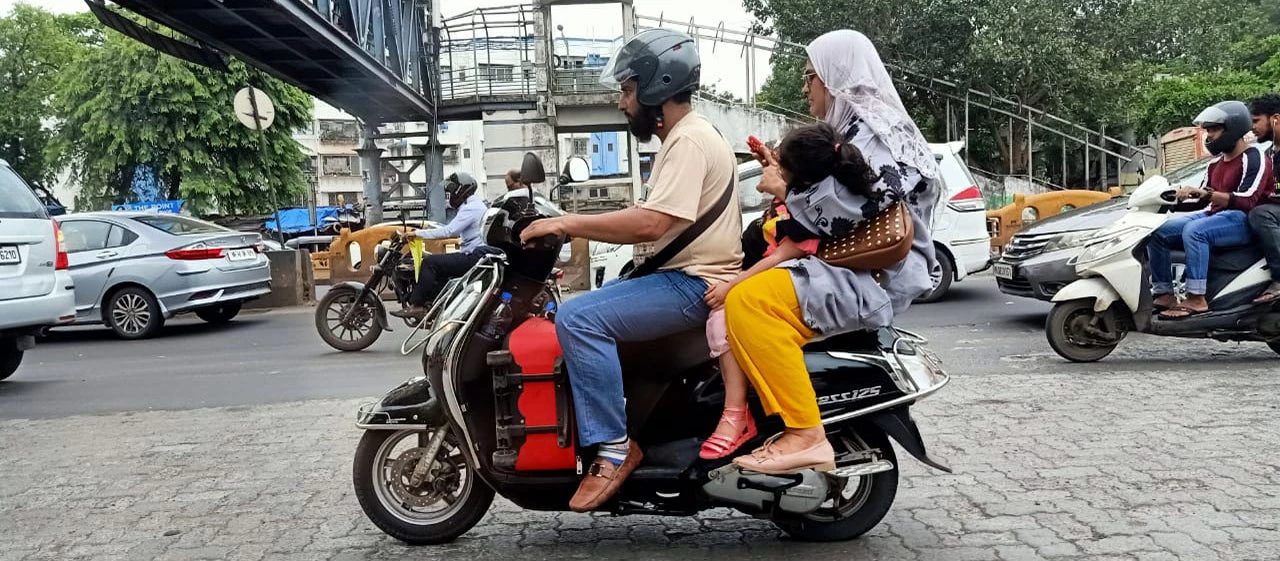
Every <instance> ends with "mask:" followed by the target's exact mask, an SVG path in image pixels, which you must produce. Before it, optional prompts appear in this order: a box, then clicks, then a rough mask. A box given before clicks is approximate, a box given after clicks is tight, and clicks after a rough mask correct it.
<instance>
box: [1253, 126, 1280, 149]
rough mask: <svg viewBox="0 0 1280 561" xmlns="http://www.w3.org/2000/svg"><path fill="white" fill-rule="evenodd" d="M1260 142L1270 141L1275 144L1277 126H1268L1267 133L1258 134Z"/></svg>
mask: <svg viewBox="0 0 1280 561" xmlns="http://www.w3.org/2000/svg"><path fill="white" fill-rule="evenodd" d="M1258 142H1270V143H1272V144H1275V142H1276V128H1275V127H1272V126H1268V127H1267V133H1266V134H1260V135H1258ZM1276 148H1280V147H1276Z"/></svg>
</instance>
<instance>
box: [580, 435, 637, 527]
mask: <svg viewBox="0 0 1280 561" xmlns="http://www.w3.org/2000/svg"><path fill="white" fill-rule="evenodd" d="M630 446H631V448H630V449H629V450H627V459H626V460H624V461H623V462H622V465H619V466H615V465H613V462H610V461H609V460H606V459H604V458H599V457H597V458H596V459H595V460H594V461H592V462H591V467H589V468H587V475H586V477H583V478H582V484H580V485H578V492H577V493H574V494H573V498H572V499H570V500H569V509H570V510H572V511H574V512H591V511H593V510H595V509H597V508H600V505H602V504H604V503H605V502H606V501H608V500H609V499H610V498H611V497H613V495H614V493H617V492H618V488H619V487H622V482H623V481H626V480H627V476H629V475H631V472H633V471H635V469H636V466H638V465H640V460H642V459H644V452H642V451H640V446H639V445H637V444H636V441H634V440H632V441H631V443H630Z"/></svg>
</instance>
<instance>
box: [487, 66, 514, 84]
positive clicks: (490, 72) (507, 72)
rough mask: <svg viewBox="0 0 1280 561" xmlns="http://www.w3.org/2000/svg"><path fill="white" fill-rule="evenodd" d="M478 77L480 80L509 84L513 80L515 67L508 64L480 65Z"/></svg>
mask: <svg viewBox="0 0 1280 561" xmlns="http://www.w3.org/2000/svg"><path fill="white" fill-rule="evenodd" d="M478 76H479V77H480V79H481V80H488V81H491V82H511V81H514V80H515V67H513V66H511V65H509V64H481V65H479V74H478Z"/></svg>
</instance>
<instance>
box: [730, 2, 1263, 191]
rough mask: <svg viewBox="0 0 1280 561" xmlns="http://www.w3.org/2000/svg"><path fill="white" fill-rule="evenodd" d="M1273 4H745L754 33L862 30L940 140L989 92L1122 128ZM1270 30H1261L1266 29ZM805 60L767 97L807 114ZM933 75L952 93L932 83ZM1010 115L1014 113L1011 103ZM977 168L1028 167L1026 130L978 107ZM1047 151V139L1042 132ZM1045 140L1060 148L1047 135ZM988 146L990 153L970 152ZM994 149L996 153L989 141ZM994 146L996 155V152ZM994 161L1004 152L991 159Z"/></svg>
mask: <svg viewBox="0 0 1280 561" xmlns="http://www.w3.org/2000/svg"><path fill="white" fill-rule="evenodd" d="M1273 1H1274V0H1242V1H1241V2H1236V3H1223V2H1219V1H1217V0H1061V1H1057V2H1044V1H1043V0H860V1H859V2H855V3H849V2H845V1H843V0H743V3H744V6H745V7H746V8H747V10H748V11H750V12H751V13H752V14H753V15H754V16H755V17H756V18H757V20H758V22H759V23H758V25H757V29H758V30H760V31H766V32H772V33H774V34H776V35H777V36H778V37H779V38H781V39H783V40H786V41H791V42H795V43H801V44H804V43H807V42H809V41H811V40H812V39H814V38H815V37H817V36H818V35H820V34H822V33H825V32H827V31H830V30H832V29H840V28H850V29H857V30H860V31H862V32H864V33H866V34H867V36H868V37H869V38H870V39H871V40H872V41H873V42H874V43H875V44H876V46H877V48H878V49H879V50H880V53H881V56H882V58H883V59H884V60H885V61H886V63H889V64H891V65H892V66H893V67H894V73H895V75H896V76H897V77H899V78H902V79H903V81H901V82H900V86H899V90H900V92H901V93H902V96H903V100H904V102H905V103H906V104H907V105H908V110H910V111H911V113H912V115H913V116H914V117H915V118H916V120H917V122H918V123H919V124H920V125H921V128H922V129H923V130H924V131H925V133H926V135H927V136H929V137H930V138H939V137H941V136H943V134H944V130H943V128H942V127H943V123H945V119H944V118H943V117H944V115H945V110H946V98H945V97H943V96H941V95H939V94H938V93H937V92H932V91H929V90H931V89H932V90H940V91H944V92H947V93H953V94H959V95H963V92H964V91H965V90H966V89H973V90H977V91H982V92H989V93H991V94H994V95H997V96H999V97H1004V98H1008V99H1012V100H1015V101H1017V102H1019V103H1022V104H1024V105H1025V106H1028V107H1035V108H1037V109H1041V110H1044V111H1048V112H1051V113H1054V114H1057V115H1059V116H1062V117H1065V118H1068V119H1072V120H1074V121H1077V122H1080V123H1081V124H1084V125H1086V126H1089V127H1090V128H1093V129H1096V128H1098V126H1099V125H1107V126H1109V127H1110V130H1117V129H1118V128H1120V127H1123V126H1124V125H1126V124H1127V123H1126V122H1125V120H1126V118H1127V117H1128V116H1129V115H1130V114H1131V111H1129V108H1130V107H1131V105H1132V104H1133V102H1134V100H1135V99H1136V98H1137V97H1138V91H1139V87H1140V86H1141V85H1143V84H1147V83H1149V82H1150V81H1151V80H1152V78H1153V77H1154V76H1155V73H1156V71H1157V70H1158V69H1160V68H1161V67H1162V65H1169V64H1177V65H1182V66H1186V67H1194V68H1220V67H1222V66H1223V65H1224V64H1226V63H1227V60H1228V59H1229V53H1227V49H1226V47H1227V45H1226V44H1224V43H1223V42H1222V39H1221V37H1223V36H1224V32H1223V30H1224V29H1241V30H1244V29H1247V28H1248V27H1249V26H1250V25H1253V26H1255V27H1257V23H1256V22H1257V21H1258V20H1259V19H1260V17H1259V14H1260V13H1261V12H1259V10H1260V9H1261V8H1262V6H1263V5H1264V3H1265V2H1273ZM1263 27H1265V26H1263ZM798 64H799V63H798V62H796V60H794V59H791V58H784V57H775V60H774V68H775V70H774V72H773V75H772V77H771V78H770V80H769V82H768V83H766V85H765V86H764V88H763V90H764V91H763V92H762V94H761V96H760V99H762V100H768V101H769V102H770V103H773V104H776V105H781V106H785V107H791V108H794V107H797V106H799V107H803V100H802V98H801V94H800V73H799V71H798V70H797V69H798ZM929 78H938V79H942V80H946V81H949V82H953V83H955V84H957V85H958V87H957V88H949V87H946V86H941V85H938V84H931V83H930V82H929ZM1010 109H1013V108H1010ZM971 127H972V128H973V129H974V132H973V135H972V136H973V137H982V139H981V140H979V139H978V138H971V141H976V142H971V150H970V156H971V161H977V162H978V163H979V165H980V166H981V167H987V168H988V169H999V170H1002V171H1003V170H1005V169H1010V168H1012V169H1013V171H1015V172H1019V173H1021V172H1026V171H1027V170H1026V169H1025V167H1026V160H1027V158H1026V149H1027V144H1028V142H1027V139H1026V136H1025V134H1026V127H1025V126H1015V127H1013V130H1012V133H1010V132H1009V126H1008V117H1006V116H1003V115H1000V114H998V113H995V112H982V111H979V112H976V113H975V114H974V115H973V120H972V122H971ZM1038 140H1039V141H1040V143H1041V144H1043V143H1044V142H1045V137H1044V136H1043V135H1041V136H1039V137H1038ZM1049 142H1059V141H1058V140H1057V139H1051V140H1049ZM980 144H982V145H984V146H982V147H983V148H986V149H984V150H975V149H973V148H978V146H979V145H980ZM992 144H994V146H992ZM990 148H995V150H992V149H990ZM993 156H997V157H993Z"/></svg>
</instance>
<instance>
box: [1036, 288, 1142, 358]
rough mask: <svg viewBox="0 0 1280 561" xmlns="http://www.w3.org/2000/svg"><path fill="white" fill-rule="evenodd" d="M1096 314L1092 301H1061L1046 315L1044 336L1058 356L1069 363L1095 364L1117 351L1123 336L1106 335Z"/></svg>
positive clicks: (1119, 334)
mask: <svg viewBox="0 0 1280 561" xmlns="http://www.w3.org/2000/svg"><path fill="white" fill-rule="evenodd" d="M1109 313H1112V312H1111V311H1110V310H1108V311H1106V312H1102V313H1099V312H1096V311H1094V309H1093V301H1092V300H1072V301H1069V302H1061V303H1059V304H1057V305H1055V306H1054V307H1053V310H1051V311H1050V312H1049V318H1048V319H1047V320H1045V328H1044V331H1045V336H1046V337H1047V338H1048V339H1049V346H1050V347H1053V350H1054V352H1056V353H1058V356H1061V357H1062V358H1065V359H1067V360H1069V361H1071V362H1097V361H1099V360H1102V359H1104V358H1106V357H1107V355H1109V354H1111V351H1114V350H1116V345H1119V344H1120V340H1121V339H1123V338H1124V335H1125V334H1124V333H1118V334H1114V336H1113V337H1114V338H1109V337H1112V334H1108V333H1105V332H1103V331H1102V329H1103V328H1102V326H1101V319H1102V314H1109Z"/></svg>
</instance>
